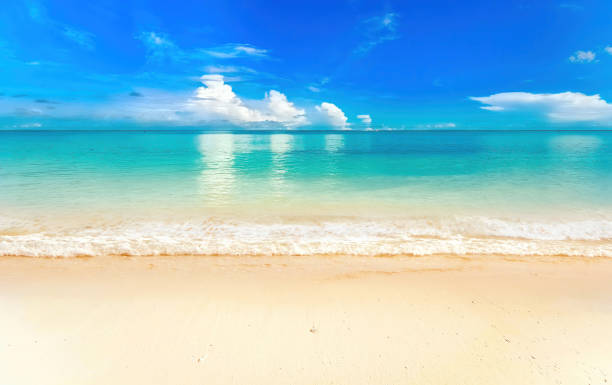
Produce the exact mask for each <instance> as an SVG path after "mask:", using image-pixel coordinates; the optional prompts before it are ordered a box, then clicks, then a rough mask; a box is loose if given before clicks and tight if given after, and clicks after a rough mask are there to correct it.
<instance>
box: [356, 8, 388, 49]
mask: <svg viewBox="0 0 612 385" xmlns="http://www.w3.org/2000/svg"><path fill="white" fill-rule="evenodd" d="M397 19H398V14H397V13H393V12H387V13H385V14H383V15H380V16H374V17H371V18H369V19H366V20H364V21H363V22H362V26H361V27H362V28H361V30H362V31H363V34H364V35H365V40H364V41H363V42H362V43H361V44H360V45H359V46H358V47H357V49H356V51H355V52H356V53H358V54H365V53H367V52H368V51H370V50H371V49H372V48H374V47H376V46H377V45H379V44H381V43H384V42H385V41H390V40H395V39H397V38H399V35H398V34H397V32H396V30H397Z"/></svg>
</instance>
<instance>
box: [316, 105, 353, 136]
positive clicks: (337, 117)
mask: <svg viewBox="0 0 612 385" xmlns="http://www.w3.org/2000/svg"><path fill="white" fill-rule="evenodd" d="M316 110H317V111H318V112H319V113H321V115H322V117H323V121H324V122H325V123H327V124H329V125H331V126H333V127H335V128H338V129H341V130H346V129H349V126H350V125H349V123H347V121H348V118H347V117H346V115H344V112H342V110H341V109H340V108H338V107H337V106H336V105H335V104H332V103H327V102H323V103H321V104H320V105H318V106H316Z"/></svg>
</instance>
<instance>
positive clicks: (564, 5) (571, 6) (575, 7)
mask: <svg viewBox="0 0 612 385" xmlns="http://www.w3.org/2000/svg"><path fill="white" fill-rule="evenodd" d="M559 8H565V9H569V10H572V11H582V10H583V9H584V7H583V6H582V5H579V4H575V3H561V4H559Z"/></svg>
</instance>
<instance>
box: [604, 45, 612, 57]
mask: <svg viewBox="0 0 612 385" xmlns="http://www.w3.org/2000/svg"><path fill="white" fill-rule="evenodd" d="M604 50H605V51H606V52H607V53H609V54H610V55H612V46H607V47H606V48H604Z"/></svg>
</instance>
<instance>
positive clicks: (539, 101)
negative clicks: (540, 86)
mask: <svg viewBox="0 0 612 385" xmlns="http://www.w3.org/2000/svg"><path fill="white" fill-rule="evenodd" d="M470 99H472V100H475V101H477V102H480V103H483V104H486V106H484V107H481V108H485V107H486V109H488V110H491V111H503V110H521V109H522V110H528V109H529V110H535V111H539V112H541V113H544V114H545V115H546V116H547V117H548V118H549V119H550V120H553V121H558V122H594V123H611V122H612V104H609V103H608V102H606V101H605V100H604V99H602V98H601V97H600V96H599V95H585V94H583V93H580V92H561V93H558V94H532V93H529V92H502V93H499V94H494V95H491V96H484V97H472V98H470Z"/></svg>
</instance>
